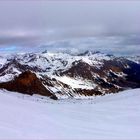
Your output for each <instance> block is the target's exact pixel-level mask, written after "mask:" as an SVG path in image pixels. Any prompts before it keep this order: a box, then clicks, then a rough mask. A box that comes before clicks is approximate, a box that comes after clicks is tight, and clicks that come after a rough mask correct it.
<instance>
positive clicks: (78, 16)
mask: <svg viewBox="0 0 140 140" xmlns="http://www.w3.org/2000/svg"><path fill="white" fill-rule="evenodd" d="M139 7H140V2H139V1H110V0H109V1H86V0H85V1H66V2H65V1H52V2H51V1H0V48H1V50H2V48H3V47H9V46H10V45H11V46H13V45H15V46H16V47H19V48H20V49H21V50H24V49H22V46H23V47H24V48H25V47H26V48H27V49H29V48H30V49H31V48H33V47H34V48H35V50H37V49H40V48H39V47H38V46H40V45H41V44H45V43H47V42H49V41H55V40H65V39H72V38H84V37H85V38H86V37H103V36H105V37H108V36H112V37H116V36H123V37H124V39H123V41H121V42H119V43H118V44H117V45H114V44H115V42H114V44H113V45H112V50H114V49H116V50H117V51H118V52H119V51H120V49H118V48H119V47H116V46H122V45H124V46H129V47H130V46H131V47H132V46H133V47H134V48H136V49H133V50H137V48H139V45H140V41H139V39H140V28H139V25H140V20H139V18H140V8H139ZM128 35H130V36H129V37H128ZM125 36H127V37H125ZM96 44H98V43H96ZM99 44H100V43H99ZM110 45H111V44H110ZM63 47H64V48H67V46H66V45H65V46H63ZM87 48H88V47H87ZM98 48H99V46H98ZM98 48H97V49H98ZM106 48H107V46H106ZM124 48H125V47H124ZM54 49H55V48H54ZM56 49H58V48H56ZM79 49H80V48H79ZM85 49H86V46H85ZM109 49H110V48H109V47H108V48H107V50H109ZM126 50H127V49H126ZM129 53H130V52H129Z"/></svg>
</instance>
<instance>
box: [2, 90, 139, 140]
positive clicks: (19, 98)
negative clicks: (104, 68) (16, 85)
mask: <svg viewBox="0 0 140 140" xmlns="http://www.w3.org/2000/svg"><path fill="white" fill-rule="evenodd" d="M139 131H140V89H134V90H128V91H123V92H120V93H118V94H110V95H105V96H102V97H95V98H94V99H92V100H76V99H69V100H68V99H67V100H66V99H65V100H59V101H54V100H50V99H48V98H43V99H42V97H41V96H37V95H36V96H27V95H22V94H18V93H14V92H8V91H3V90H0V139H82V140H83V139H140V133H139Z"/></svg>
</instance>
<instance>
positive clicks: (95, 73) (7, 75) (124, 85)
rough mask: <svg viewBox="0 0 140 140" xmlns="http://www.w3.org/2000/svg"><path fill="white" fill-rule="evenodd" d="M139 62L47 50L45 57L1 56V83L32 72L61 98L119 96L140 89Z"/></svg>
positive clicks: (86, 53) (36, 54)
mask: <svg viewBox="0 0 140 140" xmlns="http://www.w3.org/2000/svg"><path fill="white" fill-rule="evenodd" d="M139 58H140V57H137V62H136V59H133V58H132V57H131V58H128V57H116V56H113V55H108V54H104V53H101V52H98V51H97V52H95V51H85V52H83V53H79V54H77V55H76V54H75V55H72V54H70V53H64V52H63V53H61V52H59V53H50V52H48V51H47V50H45V51H44V52H42V53H22V54H15V55H11V56H10V55H8V56H6V55H4V56H0V83H1V84H2V83H5V82H9V81H13V80H14V79H15V77H18V76H19V74H22V73H24V72H26V71H30V72H31V73H34V74H36V76H37V78H38V79H39V81H40V82H41V83H42V84H43V85H44V87H45V88H46V90H47V91H49V92H50V93H51V94H52V95H55V96H57V97H58V98H63V97H64V98H69V97H70V98H83V97H86V96H94V95H104V94H107V93H116V92H118V91H121V90H125V89H129V88H138V87H140V63H139V62H140V61H139V60H140V59H139ZM138 59H139V60H138ZM1 84H0V85H1ZM5 88H6V87H5ZM7 89H8V88H7ZM34 93H35V94H37V92H35V91H34ZM38 94H40V93H38Z"/></svg>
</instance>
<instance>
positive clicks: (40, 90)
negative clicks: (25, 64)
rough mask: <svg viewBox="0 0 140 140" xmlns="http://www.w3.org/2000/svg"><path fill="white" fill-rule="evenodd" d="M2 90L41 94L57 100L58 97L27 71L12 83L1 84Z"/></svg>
mask: <svg viewBox="0 0 140 140" xmlns="http://www.w3.org/2000/svg"><path fill="white" fill-rule="evenodd" d="M0 88H4V89H7V90H9V91H16V92H21V93H23V94H29V95H33V94H39V95H42V96H48V97H50V98H51V99H55V100H57V97H56V96H55V95H54V94H52V93H51V92H50V91H49V90H47V89H46V88H45V86H44V85H43V84H42V82H41V81H40V80H39V79H38V78H37V77H36V75H35V74H34V73H32V72H31V71H25V72H23V73H22V74H20V75H19V76H18V77H15V79H14V80H12V81H10V82H5V83H0Z"/></svg>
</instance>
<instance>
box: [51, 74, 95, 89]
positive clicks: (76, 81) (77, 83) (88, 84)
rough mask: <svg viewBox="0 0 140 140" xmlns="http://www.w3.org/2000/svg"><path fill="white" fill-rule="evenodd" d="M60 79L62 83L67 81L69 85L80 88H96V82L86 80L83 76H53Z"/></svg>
mask: <svg viewBox="0 0 140 140" xmlns="http://www.w3.org/2000/svg"><path fill="white" fill-rule="evenodd" d="M52 77H53V78H55V79H56V80H58V81H61V82H62V83H65V84H67V85H69V86H71V87H72V88H73V89H74V88H80V89H94V88H95V87H96V84H93V82H92V81H90V80H85V79H81V78H71V77H68V76H61V77H60V76H52Z"/></svg>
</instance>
